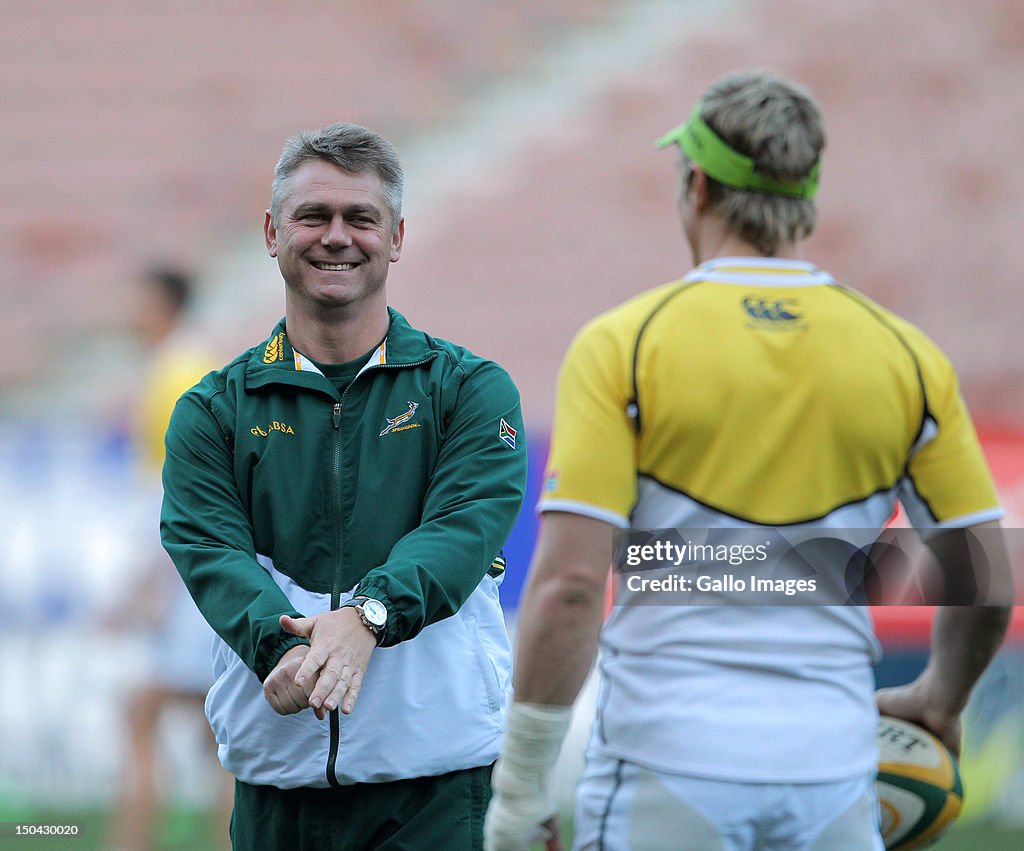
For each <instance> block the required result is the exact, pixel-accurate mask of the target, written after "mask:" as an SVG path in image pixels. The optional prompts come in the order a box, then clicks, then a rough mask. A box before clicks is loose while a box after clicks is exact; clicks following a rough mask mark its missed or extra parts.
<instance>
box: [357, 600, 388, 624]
mask: <svg viewBox="0 0 1024 851" xmlns="http://www.w3.org/2000/svg"><path fill="white" fill-rule="evenodd" d="M362 609H363V614H364V615H365V616H366V619H367V620H368V621H369V622H370V623H372V624H373V625H374V626H376V627H382V626H384V624H385V623H387V620H388V610H387V609H386V608H385V607H384V604H383V603H382V602H381V601H380V600H366V601H365V602H364V603H363V605H362Z"/></svg>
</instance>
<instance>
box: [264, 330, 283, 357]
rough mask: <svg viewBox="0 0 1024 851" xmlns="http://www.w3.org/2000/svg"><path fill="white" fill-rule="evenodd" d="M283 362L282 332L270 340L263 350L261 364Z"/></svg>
mask: <svg viewBox="0 0 1024 851" xmlns="http://www.w3.org/2000/svg"><path fill="white" fill-rule="evenodd" d="M279 360H284V331H282V332H281V333H279V334H276V335H275V336H273V337H271V338H270V342H268V343H267V347H266V348H265V349H264V350H263V363H273V362H274V361H279Z"/></svg>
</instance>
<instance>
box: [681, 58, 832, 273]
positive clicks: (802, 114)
mask: <svg viewBox="0 0 1024 851" xmlns="http://www.w3.org/2000/svg"><path fill="white" fill-rule="evenodd" d="M701 118H703V119H704V123H705V124H707V125H708V126H709V127H710V128H711V129H712V130H714V131H715V133H717V134H718V136H719V137H721V139H722V140H723V141H724V142H725V143H726V144H727V145H728V146H729V147H730V148H733V149H734V150H736V151H738V152H739V153H741V154H744V155H746V156H748V157H750V158H752V159H753V161H754V168H755V170H756V171H758V172H760V173H761V174H764V175H767V176H769V177H774V178H778V179H781V180H801V179H802V178H804V177H806V176H807V175H808V173H809V172H810V171H811V169H812V168H813V166H814V164H815V163H816V162H817V161H818V159H819V158H820V157H821V152H822V150H823V149H824V147H825V127H824V122H823V120H822V116H821V109H820V108H819V107H818V104H817V102H816V101H815V100H814V97H813V96H812V95H811V93H810V92H809V91H808V90H807V89H805V88H804V87H803V86H800V85H797V84H796V83H793V82H790V81H789V80H783V79H780V78H779V77H775V76H772V75H771V74H767V73H764V72H748V73H739V74H729V75H727V76H725V77H722V78H721V79H720V80H718V81H716V82H715V83H713V84H712V85H711V86H710V88H708V90H707V91H706V92H705V93H704V97H703V98H702V101H701ZM708 186H709V192H708V196H709V200H710V203H711V207H712V209H714V210H716V211H717V212H718V213H719V214H720V215H721V216H722V217H723V218H724V219H725V221H726V224H727V225H728V226H729V228H730V229H731V230H733V231H734V232H735V233H737V234H739V235H740V236H741V237H742V238H743V239H744V240H745V241H747V242H749V243H751V244H752V245H755V246H757V248H758V250H760V251H761V252H762V253H764V254H766V255H767V256H769V257H771V256H773V255H774V254H775V252H776V251H777V250H778V247H779V244H780V243H781V242H784V241H792V242H795V241H796V240H799V239H803V238H805V237H807V236H810V234H811V232H812V231H813V230H814V225H815V224H816V222H817V217H818V215H817V210H816V209H815V206H814V202H813V201H811V200H809V199H800V198H787V197H785V196H782V195H769V194H768V193H765V192H755V191H751V190H746V189H732V188H730V187H728V186H724V185H722V184H721V183H719V182H718V181H716V180H712V179H710V178H709V179H708Z"/></svg>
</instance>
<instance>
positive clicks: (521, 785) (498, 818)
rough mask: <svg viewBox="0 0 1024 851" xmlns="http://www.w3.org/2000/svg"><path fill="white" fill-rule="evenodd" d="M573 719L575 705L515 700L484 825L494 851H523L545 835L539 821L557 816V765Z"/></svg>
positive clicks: (510, 711) (489, 848) (509, 714)
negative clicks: (554, 784)
mask: <svg viewBox="0 0 1024 851" xmlns="http://www.w3.org/2000/svg"><path fill="white" fill-rule="evenodd" d="M571 719H572V707H571V706H542V705H540V704H535V703H513V704H512V706H511V707H510V708H509V712H508V721H507V725H506V728H505V744H504V746H503V747H502V752H501V757H500V758H499V759H498V762H497V764H496V765H495V767H494V775H493V778H492V780H491V785H492V786H493V788H494V797H493V799H492V800H491V806H490V809H489V810H488V811H487V819H486V822H485V825H484V835H485V848H487V849H488V851H519V849H520V848H522V847H524V846H525V845H526V844H527V843H529V842H530V841H532V840H533V839H535V838H540V836H541V831H540V828H539V827H538V825H540V823H541V822H544V821H547V820H548V819H549V818H551V816H553V815H555V813H556V812H557V808H556V806H555V804H554V801H553V800H552V798H551V789H550V780H551V770H552V768H554V765H555V761H556V760H557V759H558V752H559V750H560V749H561V747H562V740H563V739H564V738H565V734H566V731H567V730H568V729H569V722H570V720H571Z"/></svg>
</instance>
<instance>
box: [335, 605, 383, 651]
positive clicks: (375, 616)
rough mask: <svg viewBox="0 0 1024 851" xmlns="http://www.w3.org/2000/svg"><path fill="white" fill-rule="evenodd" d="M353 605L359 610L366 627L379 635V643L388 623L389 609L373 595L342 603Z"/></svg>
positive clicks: (344, 606) (343, 606)
mask: <svg viewBox="0 0 1024 851" xmlns="http://www.w3.org/2000/svg"><path fill="white" fill-rule="evenodd" d="M348 606H352V607H353V608H354V609H355V610H356V611H357V612H359V617H360V619H361V620H362V622H363V623H364V624H365V625H366V628H367V629H368V630H370V632H372V633H373V634H374V635H375V636H377V641H378V643H379V642H380V639H381V638H382V635H383V632H384V627H386V626H387V623H388V610H387V606H385V605H384V604H383V603H382V602H381V601H380V600H374V599H373V598H372V597H367V598H365V599H358V598H354V599H352V600H349V601H348V602H346V603H343V604H342V608H346V607H348Z"/></svg>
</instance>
